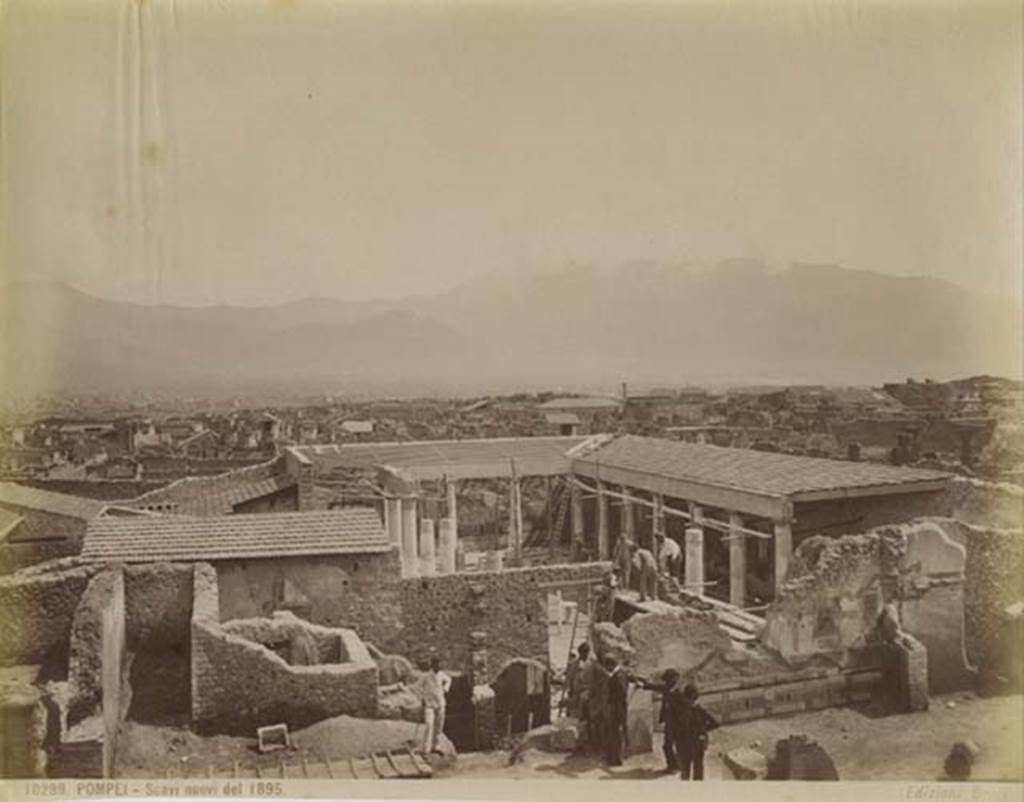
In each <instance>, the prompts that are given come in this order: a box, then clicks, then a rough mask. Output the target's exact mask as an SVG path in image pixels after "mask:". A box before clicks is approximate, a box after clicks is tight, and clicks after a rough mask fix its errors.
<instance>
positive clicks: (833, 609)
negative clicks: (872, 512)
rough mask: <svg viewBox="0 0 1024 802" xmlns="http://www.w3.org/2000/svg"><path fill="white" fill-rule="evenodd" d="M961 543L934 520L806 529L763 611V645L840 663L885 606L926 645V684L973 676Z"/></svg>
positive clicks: (789, 655) (958, 683)
mask: <svg viewBox="0 0 1024 802" xmlns="http://www.w3.org/2000/svg"><path fill="white" fill-rule="evenodd" d="M965 554H966V553H965V550H964V549H963V547H962V546H960V545H959V544H957V543H955V542H954V541H953V540H951V539H950V538H949V537H948V536H947V535H946V534H945V532H943V530H942V529H941V528H940V527H939V526H937V525H935V524H934V523H928V522H914V523H912V524H903V525H899V526H886V527H882V528H880V529H878V530H875V531H874V532H870V533H868V534H863V535H848V536H844V537H840V538H825V537H812V538H808V539H807V540H805V541H804V542H803V543H801V545H800V547H799V548H798V549H797V551H796V552H795V553H794V559H793V563H792V566H791V569H790V574H789V577H790V578H789V580H788V581H787V582H786V583H785V585H784V586H783V588H782V592H781V593H780V595H779V598H778V599H777V600H776V601H775V602H774V603H773V604H772V605H770V606H769V608H768V610H767V612H766V616H765V621H766V624H765V630H764V632H763V634H762V641H761V642H762V644H763V645H764V646H766V647H768V648H769V649H772V650H774V651H776V652H777V653H778V654H780V655H781V656H782V657H783V658H785V659H787V660H792V659H806V658H809V657H811V656H813V655H815V654H825V653H832V654H836V655H839V656H840V658H841V659H842V660H843V661H844V664H845V662H846V661H849V660H851V659H853V658H854V656H855V655H856V654H857V653H862V652H863V651H864V650H865V649H867V648H868V647H869V646H871V645H872V644H873V643H874V642H876V641H877V640H878V630H877V625H878V621H879V616H880V614H881V612H882V610H883V608H884V605H885V604H887V603H889V602H894V603H895V604H896V609H897V614H898V617H899V624H900V628H901V630H902V631H903V632H905V633H907V634H909V635H911V636H913V637H914V638H916V639H917V640H918V641H920V642H921V643H922V644H923V646H924V648H925V649H926V651H927V655H928V666H929V669H928V670H929V677H930V686H931V689H932V691H933V692H941V691H946V690H953V689H957V688H962V687H965V686H966V685H967V684H969V683H970V682H971V681H973V677H974V672H973V669H972V667H971V666H970V665H969V663H968V661H967V658H966V652H965V647H964V642H965V627H964V588H963V586H964V566H965Z"/></svg>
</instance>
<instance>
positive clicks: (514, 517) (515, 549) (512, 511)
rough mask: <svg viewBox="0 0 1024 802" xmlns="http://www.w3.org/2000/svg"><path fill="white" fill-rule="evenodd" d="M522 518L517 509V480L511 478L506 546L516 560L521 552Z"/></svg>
mask: <svg viewBox="0 0 1024 802" xmlns="http://www.w3.org/2000/svg"><path fill="white" fill-rule="evenodd" d="M522 525H523V516H522V511H521V509H520V507H519V480H518V479H516V478H513V479H511V480H509V483H508V545H509V551H510V552H511V553H512V557H513V558H514V559H516V560H518V559H519V557H520V556H521V554H522V550H523V530H522Z"/></svg>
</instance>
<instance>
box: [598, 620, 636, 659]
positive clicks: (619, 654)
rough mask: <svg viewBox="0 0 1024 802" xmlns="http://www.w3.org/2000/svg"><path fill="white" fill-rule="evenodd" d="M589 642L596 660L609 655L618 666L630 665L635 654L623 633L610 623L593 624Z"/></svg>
mask: <svg viewBox="0 0 1024 802" xmlns="http://www.w3.org/2000/svg"><path fill="white" fill-rule="evenodd" d="M590 640H591V643H592V644H593V646H594V652H595V653H596V655H597V657H598V659H600V660H603V659H604V658H605V657H607V656H609V655H610V656H611V657H614V658H615V660H616V661H617V662H618V663H619V664H620V665H632V662H633V658H634V656H635V654H636V652H635V650H634V649H633V646H632V645H631V644H630V642H629V640H628V639H627V638H626V635H625V633H624V632H623V631H622V630H621V629H619V628H618V627H617V626H615V624H613V623H611V622H610V621H601V622H600V623H597V624H594V626H593V627H591V630H590Z"/></svg>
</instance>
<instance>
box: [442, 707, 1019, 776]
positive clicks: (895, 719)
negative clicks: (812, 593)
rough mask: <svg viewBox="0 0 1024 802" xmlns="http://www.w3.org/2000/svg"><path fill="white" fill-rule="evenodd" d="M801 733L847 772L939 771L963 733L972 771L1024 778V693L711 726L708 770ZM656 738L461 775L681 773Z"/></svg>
mask: <svg viewBox="0 0 1024 802" xmlns="http://www.w3.org/2000/svg"><path fill="white" fill-rule="evenodd" d="M950 703H952V704H953V706H952V707H950V706H949V704H950ZM797 734H803V735H807V736H809V737H811V738H813V739H815V740H816V741H818V743H820V744H821V745H822V746H823V747H824V748H825V750H826V751H827V752H828V753H829V754H830V755H831V756H832V759H833V761H834V762H835V764H836V768H837V770H838V772H839V777H840V779H842V780H919V781H932V780H937V779H940V778H941V775H942V773H943V772H942V764H943V761H944V760H945V758H946V755H947V754H948V753H949V750H950V747H951V746H952V745H953V743H954V742H956V741H958V740H972V741H974V742H975V743H977V744H978V746H980V747H981V756H980V758H979V760H978V762H977V764H976V765H975V771H974V776H973V777H972V779H978V780H1010V779H1013V780H1022V779H1024V748H1022V744H1024V697H1021V696H1007V697H999V698H990V699H979V698H976V697H974V696H973V695H965V694H955V695H952V696H943V697H936V698H933V699H932V706H931V709H930V710H929V711H928V712H927V713H911V714H907V715H899V716H886V717H884V718H869V717H867V716H866V715H865V714H864V713H862V712H859V711H857V710H853V709H850V708H832V709H828V710H821V711H818V712H814V713H802V714H799V715H795V716H790V717H787V718H773V719H761V720H758V721H751V722H746V723H741V724H733V725H729V726H725V727H722V728H721V729H719V730H717V731H716V732H714V733H713V734H712V740H711V747H710V749H709V751H708V756H707V761H706V772H705V774H706V777H707V778H708V779H732V773H731V772H730V771H729V769H728V768H726V766H725V764H724V763H723V762H722V759H721V753H723V752H725V751H728V750H730V749H734V748H736V747H739V746H752V745H755V744H756V745H757V746H756V747H755V748H759V749H760V750H761V751H762V752H769V751H770V750H771V749H772V748H773V747H774V744H775V742H776V741H777V740H779V739H780V738H783V737H785V736H787V735H797ZM655 746H656V752H655V753H654V754H646V755H637V756H635V757H632V758H630V759H628V760H627V761H626V762H625V765H623V766H622V767H621V768H615V769H606V768H604V767H602V766H601V765H600V761H599V760H597V759H596V758H594V757H590V756H580V757H577V756H573V755H562V754H549V753H543V752H536V751H530V752H527V753H526V754H525V755H524V756H523V762H522V763H521V764H518V765H516V766H508V754H507V753H504V752H502V753H489V754H482V753H481V754H470V755H460V756H459V759H458V763H457V766H456V769H455V776H458V777H505V778H522V779H526V778H529V779H544V778H552V779H555V778H563V777H567V778H584V779H590V780H596V779H609V780H610V779H629V780H638V779H659V780H661V781H663V782H670V781H674V780H675V777H674V776H671V777H670V776H667V775H663V774H661V773H660V769H661V767H662V765H663V760H662V757H661V740H660V736H656V744H655Z"/></svg>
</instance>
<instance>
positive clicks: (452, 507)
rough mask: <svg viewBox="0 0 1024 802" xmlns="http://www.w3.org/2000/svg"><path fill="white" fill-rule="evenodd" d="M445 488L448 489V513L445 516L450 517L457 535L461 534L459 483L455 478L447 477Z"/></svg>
mask: <svg viewBox="0 0 1024 802" xmlns="http://www.w3.org/2000/svg"><path fill="white" fill-rule="evenodd" d="M445 490H446V491H447V492H446V494H447V504H446V505H445V506H446V507H447V509H446V512H447V513H448V514H447V515H446V516H445V517H446V518H450V519H451V522H452V526H453V527H454V530H453V531H454V532H455V537H458V536H459V500H458V490H459V487H458V483H457V482H456V481H455V480H454V479H450V478H446V480H445Z"/></svg>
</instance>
